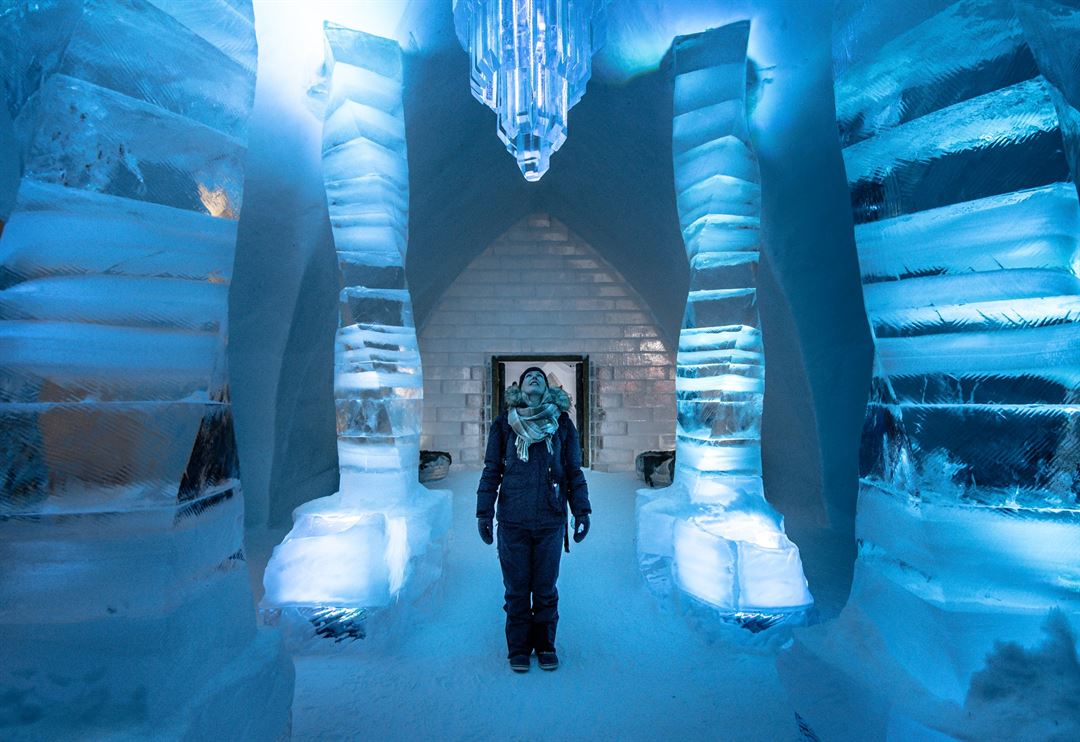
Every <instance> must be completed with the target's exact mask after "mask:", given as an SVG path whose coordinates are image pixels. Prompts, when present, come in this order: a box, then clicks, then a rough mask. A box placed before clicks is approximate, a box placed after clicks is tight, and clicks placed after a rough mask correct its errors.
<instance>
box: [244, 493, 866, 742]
mask: <svg viewBox="0 0 1080 742" xmlns="http://www.w3.org/2000/svg"><path fill="white" fill-rule="evenodd" d="M587 476H588V479H589V487H590V493H591V497H592V502H593V508H594V511H595V513H594V517H593V528H592V532H591V533H590V534H589V538H588V539H587V540H586V541H585V542H584V543H583V544H581V545H580V546H577V545H573V544H572V545H571V552H570V554H569V555H565V554H564V556H563V562H562V572H561V576H560V579H559V593H560V596H561V600H560V605H559V608H560V614H561V620H560V623H559V639H558V649H559V656H560V658H561V660H562V667H561V668H560V669H559V670H558V671H557V672H553V673H547V672H542V671H541V670H539V669H538V668H537V667H536V666H535V664H534V666H533V669H532V671H531V672H529V673H528V674H526V675H515V674H514V673H512V672H511V671H510V669H509V668H508V667H507V664H506V659H505V654H506V646H505V643H504V639H503V612H502V581H501V577H500V573H499V565H498V560H497V557H496V553H495V547H494V546H485V545H484V544H483V543H482V542H481V541H480V539H479V537H478V536H477V535H476V521H475V518H474V517H473V513H474V507H475V494H474V492H475V488H476V482H477V479H478V477H479V473H478V472H455V473H453V474H451V475H450V476H449V477H447V478H446V479H444V480H442V481H441V482H437V483H434V484H435V485H436V486H438V487H440V488H446V489H451V490H453V491H454V525H453V540H452V543H451V546H450V554H449V559H448V563H447V565H446V577H445V581H444V584H443V586H442V589H441V592H440V594H438V595H435V596H432V597H431V598H430V599H429V600H427V601H426V603H425V604H424V605H422V606H418V607H416V608H414V609H413V610H412V611H411V612H410V613H409V614H408V615H407V616H406V617H405V619H404V623H405V627H404V628H405V631H403V632H402V636H400V637H398V638H395V639H394V640H392V641H374V642H372V641H370V640H365V643H364V644H363V646H360V647H357V648H354V649H353V650H350V651H348V652H346V653H338V654H337V655H336V656H334V655H324V656H301V657H297V658H296V669H297V679H296V697H295V701H294V703H293V739H294V740H297V742H307V741H308V740H354V739H355V740H361V739H366V740H398V739H402V740H418V739H451V740H487V739H499V740H533V739H540V738H544V739H559V740H578V739H581V740H585V739H589V740H614V739H617V740H638V739H642V740H644V739H649V740H655V739H678V740H729V739H730V740H734V739H738V740H763V741H764V740H768V741H769V742H782V741H784V740H795V739H797V732H796V727H795V721H794V714H793V712H792V708H791V706H790V704H789V702H788V699H787V697H786V695H785V693H784V690H783V688H782V687H781V685H780V682H779V680H778V678H777V674H776V669H775V665H774V661H773V658H772V655H771V654H769V653H767V652H764V653H763V652H760V651H757V650H748V649H744V648H739V647H734V646H730V645H725V644H723V643H709V642H707V641H706V640H705V639H703V638H702V637H700V636H699V635H698V634H696V633H695V632H694V631H692V630H691V629H690V628H689V626H688V625H687V624H686V623H685V622H684V620H683V619H682V618H680V617H679V616H676V615H671V614H668V613H664V612H662V611H661V610H660V609H659V608H658V607H657V605H656V603H655V601H654V600H653V598H652V597H651V596H650V595H649V594H648V593H647V592H646V591H645V588H644V586H643V584H642V581H641V578H640V577H639V575H638V572H637V567H636V564H635V559H634V490H635V489H636V488H637V487H638V486H640V483H639V482H637V480H635V479H634V478H633V476H632V475H627V474H605V473H601V472H587ZM282 534H283V532H280V533H271V534H268V533H267V532H265V531H263V532H261V533H251V534H249V546H248V553H249V559H250V560H251V563H252V567H253V572H254V573H255V574H254V575H253V578H254V579H261V574H260V573H261V570H262V568H263V566H264V565H265V562H266V559H267V556H268V552H269V550H270V548H272V545H273V542H274V541H275V540H277V539H280V538H281V535H282ZM795 537H796V541H797V542H798V541H799V540H798V537H797V534H795ZM806 540H807V543H806V545H805V546H803V548H804V551H806V550H807V549H818V550H821V549H829V548H833V549H834V550H835V548H836V547H835V546H834V545H830V544H829V543H828V542H827V541H826V540H824V539H821V538H820V537H819V538H817V539H816V540H814V543H809V541H811V540H813V539H812V538H811V537H807V539H806ZM841 561H842V560H841ZM831 563H836V562H835V561H832V562H831ZM842 571H843V570H842V569H837V570H836V571H835V572H833V573H830V574H824V575H821V576H820V581H816V580H815V575H813V574H811V575H810V579H811V589H814V590H815V592H817V593H821V594H820V595H819V597H818V601H819V606H820V607H821V609H822V612H823V614H824V615H825V616H826V617H828V616H830V615H835V613H836V611H837V610H838V609H839V604H840V603H841V602H842V601H843V599H844V597H846V596H845V595H844V593H843V589H842V585H843V574H842ZM815 582H818V584H816V585H815ZM260 592H261V590H257V591H256V595H257V596H258V594H259V593H260ZM823 599H824V600H823ZM534 663H535V660H534Z"/></svg>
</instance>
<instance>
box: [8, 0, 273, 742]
mask: <svg viewBox="0 0 1080 742" xmlns="http://www.w3.org/2000/svg"><path fill="white" fill-rule="evenodd" d="M192 11H193V8H192V6H191V4H190V3H183V2H170V1H169V0H154V1H153V2H141V1H132V2H105V1H104V0H85V1H78V0H67V1H57V2H50V3H29V2H15V3H8V4H6V5H5V7H4V9H3V10H2V11H0V70H2V71H3V75H4V85H5V102H6V105H7V107H8V110H9V112H10V114H11V116H12V118H13V120H14V124H15V130H16V135H17V139H18V142H19V147H20V152H21V180H20V183H19V189H18V193H17V196H16V202H15V205H14V208H13V210H12V214H11V219H10V221H9V223H8V224H7V225H6V226H5V228H4V232H3V237H2V240H0V266H2V268H0V380H2V382H0V395H2V397H3V398H2V399H0V414H2V416H3V431H2V434H0V479H2V491H0V563H2V564H3V565H4V578H3V580H2V581H0V737H3V738H4V739H44V738H50V739H52V738H68V737H76V736H87V735H93V736H94V737H95V738H101V739H111V738H114V737H123V738H125V739H126V738H136V737H144V738H145V737H150V736H154V737H160V738H171V739H204V738H206V737H208V736H211V735H212V734H213V735H215V736H221V735H224V736H226V737H229V738H233V739H275V738H278V737H280V736H281V735H282V734H284V733H285V732H286V730H287V725H288V718H289V706H290V704H291V697H292V666H291V663H290V662H289V660H288V658H287V657H286V656H285V655H284V653H283V651H282V648H281V642H280V638H279V637H278V636H277V634H276V633H274V632H270V631H267V630H259V631H256V624H255V616H254V611H253V608H252V605H251V593H250V587H249V583H248V575H247V568H246V565H245V562H244V556H243V501H242V495H241V488H240V481H239V478H238V476H239V472H238V468H237V458H236V450H235V443H234V439H233V427H232V415H231V409H230V405H229V392H228V385H227V379H226V368H225V345H226V340H227V334H228V333H227V294H228V289H229V281H230V277H231V271H232V260H233V252H234V249H235V239H236V219H237V217H238V214H239V212H240V207H241V202H242V195H243V194H242V190H243V178H244V168H243V161H244V154H245V140H246V125H247V117H248V114H249V112H250V108H251V102H252V92H253V87H254V78H255V70H254V64H255V51H256V44H255V35H254V31H253V28H252V15H251V7H250V4H247V3H244V2H224V1H222V2H216V1H215V2H211V3H206V4H202V5H200V8H199V10H198V12H197V13H195V12H192Z"/></svg>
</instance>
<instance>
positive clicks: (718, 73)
mask: <svg viewBox="0 0 1080 742" xmlns="http://www.w3.org/2000/svg"><path fill="white" fill-rule="evenodd" d="M749 28H750V26H749V23H739V24H734V25H731V26H726V27H724V28H722V29H718V30H715V31H709V32H706V33H704V34H699V35H697V36H687V37H682V38H680V39H677V40H676V42H675V47H674V59H675V75H676V76H675V111H674V112H675V118H674V122H673V150H674V157H675V188H676V194H677V199H678V208H679V216H680V223H681V226H682V232H683V239H684V241H685V243H686V251H687V255H688V256H689V258H690V271H691V272H690V291H689V295H688V296H687V303H686V314H685V317H684V320H683V329H682V332H681V334H680V337H679V353H678V369H677V376H676V382H675V391H676V404H677V408H678V409H677V420H678V423H677V430H676V448H677V459H676V460H677V464H676V468H675V481H674V483H673V484H672V486H671V487H669V488H667V489H664V490H659V491H654V490H641V491H640V492H639V494H638V507H637V516H638V560H639V563H640V566H641V569H642V572H643V573H644V575H645V578H646V581H647V583H648V584H649V586H650V587H651V588H652V589H653V590H654V592H657V593H658V594H660V595H662V596H665V597H668V596H671V597H679V595H678V594H681V595H685V596H687V597H688V599H689V600H686V601H685V602H687V604H688V605H690V606H697V607H699V608H700V607H704V608H706V612H708V613H710V614H711V615H712V616H713V617H714V618H716V617H719V618H720V619H721V620H724V621H728V622H732V623H737V624H741V625H744V626H747V627H750V628H754V629H757V628H761V627H764V626H767V625H769V624H771V623H775V622H777V621H780V620H784V619H792V618H801V617H802V616H803V615H804V614H805V612H806V611H807V610H808V609H809V607H810V606H811V605H812V603H813V598H812V597H811V596H810V593H809V591H808V590H807V585H806V580H805V578H804V577H803V573H802V563H801V561H800V559H799V551H798V548H797V547H796V546H795V545H794V544H793V543H791V541H790V540H789V539H788V538H787V536H786V535H785V534H784V530H783V523H782V519H781V517H780V515H779V514H778V513H776V511H775V510H773V509H772V507H771V506H770V505H769V504H768V503H767V502H766V501H765V496H764V492H763V490H762V482H761V414H762V395H763V394H764V390H765V360H764V352H763V351H764V349H763V346H762V340H761V330H760V327H759V320H758V311H757V304H756V297H757V290H756V284H757V263H758V252H759V249H760V247H759V215H760V210H761V208H760V199H761V193H760V186H759V184H758V167H757V159H756V157H755V155H754V153H753V151H752V150H751V148H750V145H749V135H748V133H747V124H746V98H745V96H746V85H747V81H746V43H747V38H748V34H749ZM676 593H678V594H676Z"/></svg>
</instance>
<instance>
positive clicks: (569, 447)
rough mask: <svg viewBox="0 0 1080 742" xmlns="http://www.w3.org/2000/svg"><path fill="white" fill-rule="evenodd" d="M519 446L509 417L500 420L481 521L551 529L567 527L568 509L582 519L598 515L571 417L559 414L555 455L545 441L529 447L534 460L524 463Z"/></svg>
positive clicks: (484, 480) (487, 460) (482, 493)
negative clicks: (549, 451)
mask: <svg viewBox="0 0 1080 742" xmlns="http://www.w3.org/2000/svg"><path fill="white" fill-rule="evenodd" d="M516 441H517V437H516V435H515V433H514V430H513V428H511V427H510V423H509V422H508V421H507V419H506V413H503V414H501V415H499V416H498V417H497V418H495V422H493V423H492V425H491V432H490V433H489V434H488V442H487V452H486V453H485V455H484V473H483V474H482V475H481V476H480V485H479V487H478V488H477V492H476V517H477V518H491V517H493V516H496V517H497V518H498V520H499V522H500V523H505V524H507V525H515V526H524V527H527V528H545V527H549V526H562V525H563V524H565V523H566V508H567V505H569V507H570V512H572V513H573V514H574V515H576V516H577V515H586V514H588V513H591V512H592V505H590V504H589V488H588V485H587V484H586V483H585V475H584V474H583V473H582V471H581V443H580V440H579V439H578V432H577V428H575V427H574V424H573V423H572V422H570V416H569V415H567V414H566V413H565V412H563V413H561V414H560V415H559V428H558V430H556V431H555V433H553V434H552V436H551V453H550V454H549V453H548V450H547V445H546V444H545V442H544V441H538V442H537V443H534V444H532V446H530V447H529V460H528V461H522V460H521V459H519V458H518V455H517V447H516V446H515V443H516ZM496 504H497V508H496Z"/></svg>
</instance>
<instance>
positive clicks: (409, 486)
mask: <svg viewBox="0 0 1080 742" xmlns="http://www.w3.org/2000/svg"><path fill="white" fill-rule="evenodd" d="M325 30H326V40H327V55H328V56H327V62H326V73H327V76H328V85H327V91H326V95H327V99H326V112H325V119H324V124H323V179H324V182H325V185H326V201H327V206H328V207H329V211H330V223H331V227H332V228H333V234H334V243H335V246H336V249H337V254H338V265H339V267H340V269H341V276H342V286H343V287H342V289H341V294H340V323H339V328H338V331H337V342H336V351H335V381H334V395H335V398H336V405H337V430H338V458H339V462H340V469H341V485H340V490H339V492H337V493H335V494H334V495H331V496H329V497H324V498H319V499H317V500H313V501H312V502H309V503H306V504H305V505H302V506H301V507H299V508H297V509H296V511H295V512H294V513H293V528H292V530H291V531H290V532H289V535H288V536H287V537H286V538H285V540H284V542H282V543H281V544H280V545H279V546H278V547H277V548H275V550H274V554H273V557H272V558H271V560H270V564H269V566H268V567H267V570H266V575H265V585H266V597H265V598H264V600H263V603H262V608H261V610H262V613H263V616H264V618H265V620H267V621H269V622H271V623H279V624H280V625H282V626H283V627H284V628H285V629H286V631H287V634H288V636H289V637H290V640H291V641H293V642H294V643H297V644H300V643H303V642H305V641H306V640H308V639H312V638H318V637H325V638H330V639H333V640H335V641H343V640H351V639H356V638H360V637H362V636H364V634H365V633H366V631H367V626H368V621H369V619H370V617H371V614H372V611H373V610H375V609H385V608H386V607H388V606H390V605H391V604H393V603H396V602H397V601H399V600H403V599H404V600H410V599H414V598H416V597H418V596H419V595H420V594H422V593H423V592H424V591H425V590H426V589H427V588H428V587H429V586H430V585H431V584H432V583H434V582H435V580H437V579H438V577H439V575H440V574H441V568H442V558H443V549H444V543H445V536H446V533H447V531H448V529H449V524H450V495H449V492H446V491H435V490H428V489H426V488H424V487H423V486H421V485H420V484H419V481H418V479H417V476H418V470H419V461H420V425H421V405H422V403H423V383H422V376H421V369H420V353H419V351H418V349H417V344H416V329H415V327H414V326H413V320H412V304H411V301H410V299H409V289H408V286H407V284H406V282H405V253H406V246H407V228H408V203H409V174H408V161H407V158H406V149H405V120H404V117H403V110H402V102H401V86H402V80H401V74H402V62H401V49H400V48H399V47H398V45H397V44H396V43H395V42H394V41H391V40H387V39H383V38H379V37H376V36H371V35H369V34H365V33H361V32H359V31H354V30H351V29H348V28H344V27H342V26H337V25H334V24H327V25H326V28H325ZM309 646H310V645H309Z"/></svg>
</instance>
